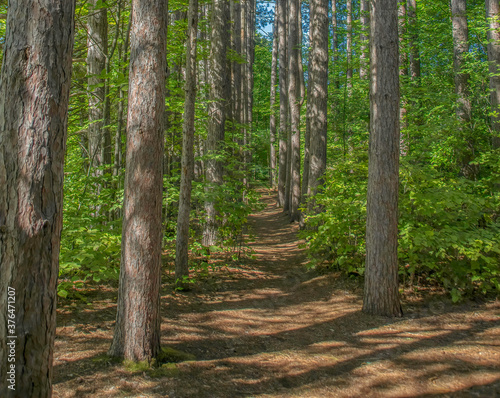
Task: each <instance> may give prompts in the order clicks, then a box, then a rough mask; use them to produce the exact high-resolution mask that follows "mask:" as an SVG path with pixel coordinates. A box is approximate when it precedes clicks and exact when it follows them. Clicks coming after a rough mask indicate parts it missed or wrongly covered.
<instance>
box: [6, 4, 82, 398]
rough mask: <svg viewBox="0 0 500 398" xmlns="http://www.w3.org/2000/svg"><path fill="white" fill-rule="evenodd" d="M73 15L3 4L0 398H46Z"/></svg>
mask: <svg viewBox="0 0 500 398" xmlns="http://www.w3.org/2000/svg"><path fill="white" fill-rule="evenodd" d="M74 13H75V2H74V1H68V0H38V1H26V0H24V1H22V0H21V1H18V0H10V1H9V12H8V15H7V21H6V38H5V44H4V51H5V52H4V58H3V64H2V73H1V77H0V187H1V188H0V265H1V266H0V271H1V272H0V308H1V309H2V314H1V315H0V358H1V361H0V378H1V382H0V396H2V397H30V398H31V397H35V398H36V397H50V396H51V395H52V384H51V378H52V359H53V352H54V338H55V333H56V301H57V300H56V297H57V296H56V286H57V276H58V272H59V244H60V239H61V228H62V195H63V179H64V172H63V167H64V154H65V149H66V132H67V120H68V102H69V90H70V85H71V56H72V53H73V37H74ZM13 93H14V94H13Z"/></svg>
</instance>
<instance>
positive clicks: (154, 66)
mask: <svg viewBox="0 0 500 398" xmlns="http://www.w3.org/2000/svg"><path fill="white" fill-rule="evenodd" d="M165 7H166V2H164V1H163V0H150V1H145V0H133V1H132V15H131V17H132V28H131V32H130V69H129V95H128V98H129V106H128V116H127V151H126V170H125V194H124V197H125V199H124V217H123V230H122V259H121V270H120V283H119V288H118V308H117V316H116V326H115V331H114V336H113V341H112V343H111V348H110V349H109V354H110V355H111V356H115V357H123V358H125V359H128V360H132V361H148V362H150V361H151V360H152V358H154V357H156V356H157V354H158V353H159V350H160V282H161V281H160V276H161V245H162V189H163V178H162V177H163V175H162V171H163V168H162V159H163V150H164V142H163V132H164V124H163V122H164V115H165V83H166V54H165V51H166V44H167V43H166V29H167V24H166V12H165V11H166V8H165Z"/></svg>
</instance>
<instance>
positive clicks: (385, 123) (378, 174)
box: [363, 0, 402, 316]
mask: <svg viewBox="0 0 500 398" xmlns="http://www.w3.org/2000/svg"><path fill="white" fill-rule="evenodd" d="M370 17H371V21H370V27H371V31H370V82H371V84H370V85H371V87H370V149H369V167H368V197H367V222H366V271H365V293H364V301H363V311H365V312H367V313H370V314H374V315H384V316H402V310H401V304H400V302H399V291H398V287H399V284H398V189H399V76H398V69H399V60H398V11H397V0H373V1H372V8H371V14H370Z"/></svg>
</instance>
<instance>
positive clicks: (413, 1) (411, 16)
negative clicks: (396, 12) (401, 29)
mask: <svg viewBox="0 0 500 398" xmlns="http://www.w3.org/2000/svg"><path fill="white" fill-rule="evenodd" d="M406 11H407V15H408V30H409V31H410V43H409V47H410V76H411V79H412V80H417V81H418V80H419V79H420V50H419V45H418V26H417V0H408V1H407V10H406Z"/></svg>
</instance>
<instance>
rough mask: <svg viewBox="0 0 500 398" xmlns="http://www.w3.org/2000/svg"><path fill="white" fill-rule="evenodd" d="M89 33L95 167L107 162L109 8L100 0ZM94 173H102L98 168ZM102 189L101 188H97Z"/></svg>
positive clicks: (93, 8) (91, 15) (92, 8)
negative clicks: (104, 75)
mask: <svg viewBox="0 0 500 398" xmlns="http://www.w3.org/2000/svg"><path fill="white" fill-rule="evenodd" d="M87 29H88V36H87V74H88V85H89V128H88V137H89V138H88V142H89V156H90V159H89V160H90V166H91V167H92V168H93V169H96V168H98V167H101V166H102V165H103V164H104V156H103V155H104V153H105V151H104V145H103V144H104V119H105V115H104V107H105V97H106V95H105V94H106V87H105V83H106V80H105V79H104V78H103V77H101V75H102V73H103V72H104V71H105V70H106V57H107V56H108V10H107V7H105V6H103V3H102V1H100V0H91V1H90V10H89V15H88V24H87ZM93 174H94V175H102V174H103V173H102V170H95V171H94V172H93ZM98 189H99V188H98Z"/></svg>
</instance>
